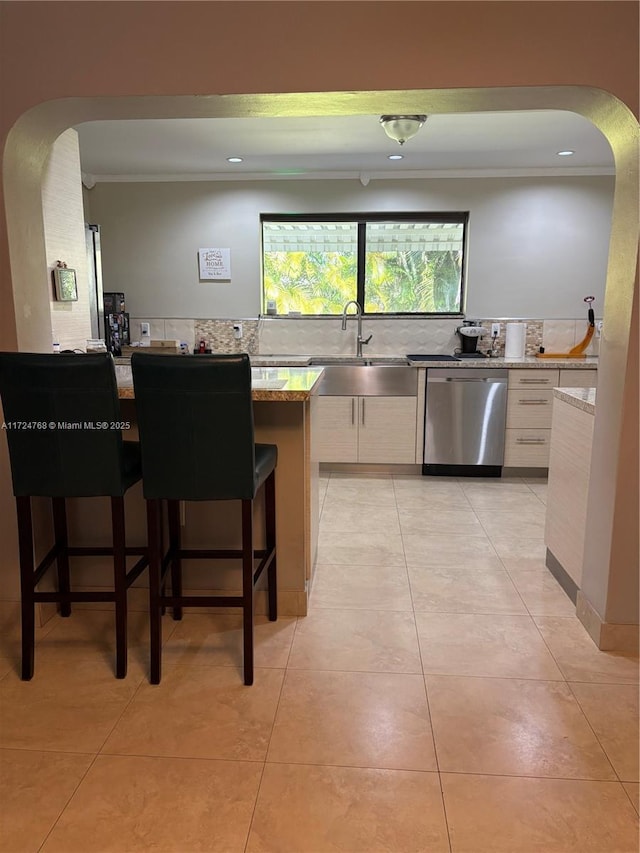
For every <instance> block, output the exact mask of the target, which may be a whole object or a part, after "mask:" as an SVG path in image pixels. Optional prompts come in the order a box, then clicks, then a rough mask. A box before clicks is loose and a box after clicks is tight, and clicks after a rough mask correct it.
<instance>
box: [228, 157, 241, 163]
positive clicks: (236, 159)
mask: <svg viewBox="0 0 640 853" xmlns="http://www.w3.org/2000/svg"><path fill="white" fill-rule="evenodd" d="M227 163H242V157H227Z"/></svg>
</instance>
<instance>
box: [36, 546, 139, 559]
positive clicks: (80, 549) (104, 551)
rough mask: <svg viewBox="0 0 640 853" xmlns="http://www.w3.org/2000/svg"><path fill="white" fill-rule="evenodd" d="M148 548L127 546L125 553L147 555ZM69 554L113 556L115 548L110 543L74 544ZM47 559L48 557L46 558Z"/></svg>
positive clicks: (70, 547)
mask: <svg viewBox="0 0 640 853" xmlns="http://www.w3.org/2000/svg"><path fill="white" fill-rule="evenodd" d="M147 550H148V549H147V548H145V547H143V546H141V545H135V546H131V547H126V548H125V549H124V553H125V555H126V556H127V557H135V556H141V555H145V554H146V553H147ZM67 554H68V555H69V556H70V557H113V554H114V549H113V548H112V547H110V546H108V545H105V546H96V547H93V548H92V547H90V546H86V547H85V546H80V545H77V546H76V545H72V546H69V547H68V548H67ZM45 559H46V558H45Z"/></svg>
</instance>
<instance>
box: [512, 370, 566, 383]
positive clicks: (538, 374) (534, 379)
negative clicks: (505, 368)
mask: <svg viewBox="0 0 640 853" xmlns="http://www.w3.org/2000/svg"><path fill="white" fill-rule="evenodd" d="M559 379H560V371H559V370H545V369H544V368H537V369H534V370H510V371H509V388H557V387H558V380H559Z"/></svg>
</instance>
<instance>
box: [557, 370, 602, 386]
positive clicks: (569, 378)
mask: <svg viewBox="0 0 640 853" xmlns="http://www.w3.org/2000/svg"><path fill="white" fill-rule="evenodd" d="M597 384H598V371H597V370H580V369H577V370H561V371H560V387H561V388H595V387H597Z"/></svg>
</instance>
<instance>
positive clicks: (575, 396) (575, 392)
mask: <svg viewBox="0 0 640 853" xmlns="http://www.w3.org/2000/svg"><path fill="white" fill-rule="evenodd" d="M553 396H554V397H556V398H557V399H558V400H562V402H563V403H568V404H569V405H570V406H573V407H574V408H576V409H582V411H583V412H587V414H590V415H594V414H595V411H596V389H595V388H554V389H553Z"/></svg>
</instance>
